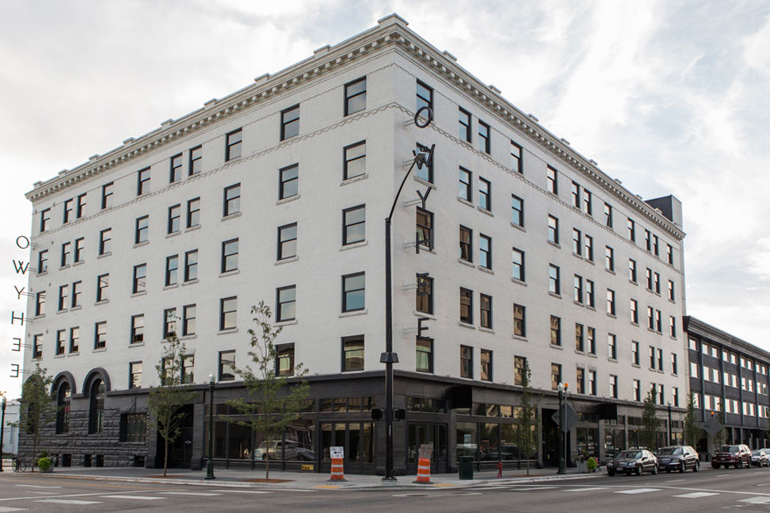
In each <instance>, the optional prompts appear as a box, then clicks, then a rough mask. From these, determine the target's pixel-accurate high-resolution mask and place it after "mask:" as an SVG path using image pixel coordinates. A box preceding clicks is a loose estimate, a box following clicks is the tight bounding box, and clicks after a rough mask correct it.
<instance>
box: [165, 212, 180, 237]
mask: <svg viewBox="0 0 770 513" xmlns="http://www.w3.org/2000/svg"><path fill="white" fill-rule="evenodd" d="M181 219H182V205H174V206H171V207H168V233H169V234H172V233H179V229H180V228H181V225H182V223H181Z"/></svg>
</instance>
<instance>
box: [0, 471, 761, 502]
mask: <svg viewBox="0 0 770 513" xmlns="http://www.w3.org/2000/svg"><path fill="white" fill-rule="evenodd" d="M139 509H141V510H142V511H143V512H154V511H158V512H161V511H162V512H177V511H183V512H197V511H201V512H204V511H205V512H208V513H211V512H215V513H222V512H230V511H233V512H241V511H271V512H276V511H281V512H283V511H289V512H293V511H302V512H339V511H366V512H393V511H395V512H398V513H403V512H411V511H417V512H420V513H433V512H437V513H447V512H450V511H462V512H485V513H488V512H503V511H504V512H515V513H525V512H549V513H553V512H591V513H601V512H613V513H615V512H622V513H632V512H654V513H661V512H665V511H676V512H679V513H687V512H698V513H704V512H712V511H729V510H740V511H770V469H764V468H763V469H750V470H749V469H744V470H736V469H729V470H725V469H721V470H708V471H703V472H700V473H698V474H694V473H687V474H684V475H682V474H678V473H672V474H665V473H664V474H659V475H657V476H652V475H644V476H642V477H637V476H616V477H608V476H603V477H600V478H592V479H577V480H576V479H572V480H551V481H547V482H542V481H541V482H538V483H519V484H513V485H511V484H506V485H502V484H501V485H488V486H482V487H475V488H450V487H446V488H440V487H439V488H430V489H427V488H426V489H413V488H412V489H404V490H400V489H385V490H382V489H359V490H351V489H347V490H346V489H339V490H317V489H314V490H299V489H294V490H292V489H269V490H268V489H265V490H258V489H243V488H225V487H217V486H180V485H165V484H160V485H156V484H142V483H128V482H103V481H91V480H85V479H47V478H45V477H42V476H35V477H28V476H18V475H11V474H3V475H2V476H0V513H5V512H11V511H30V512H51V511H55V512H57V513H69V512H78V513H91V512H93V513H101V512H107V511H109V512H112V511H133V510H139Z"/></svg>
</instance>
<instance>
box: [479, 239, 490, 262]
mask: <svg viewBox="0 0 770 513" xmlns="http://www.w3.org/2000/svg"><path fill="white" fill-rule="evenodd" d="M479 266H480V267H482V268H484V269H492V237H488V236H486V235H484V234H483V233H482V234H479Z"/></svg>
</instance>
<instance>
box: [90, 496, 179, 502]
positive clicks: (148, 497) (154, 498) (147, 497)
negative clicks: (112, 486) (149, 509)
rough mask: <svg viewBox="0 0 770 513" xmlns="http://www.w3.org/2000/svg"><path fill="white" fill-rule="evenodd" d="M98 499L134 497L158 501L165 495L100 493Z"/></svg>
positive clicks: (139, 499)
mask: <svg viewBox="0 0 770 513" xmlns="http://www.w3.org/2000/svg"><path fill="white" fill-rule="evenodd" d="M99 498H100V499H136V500H138V501H160V500H164V499H166V497H152V496H150V495H100V496H99Z"/></svg>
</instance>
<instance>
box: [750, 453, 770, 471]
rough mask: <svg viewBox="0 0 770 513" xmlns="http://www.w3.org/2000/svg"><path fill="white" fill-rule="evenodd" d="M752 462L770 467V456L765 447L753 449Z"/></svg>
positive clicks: (759, 465) (758, 465) (755, 464)
mask: <svg viewBox="0 0 770 513" xmlns="http://www.w3.org/2000/svg"><path fill="white" fill-rule="evenodd" d="M751 464H752V466H757V467H770V457H769V456H768V455H767V452H765V450H764V449H756V450H753V451H751Z"/></svg>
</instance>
